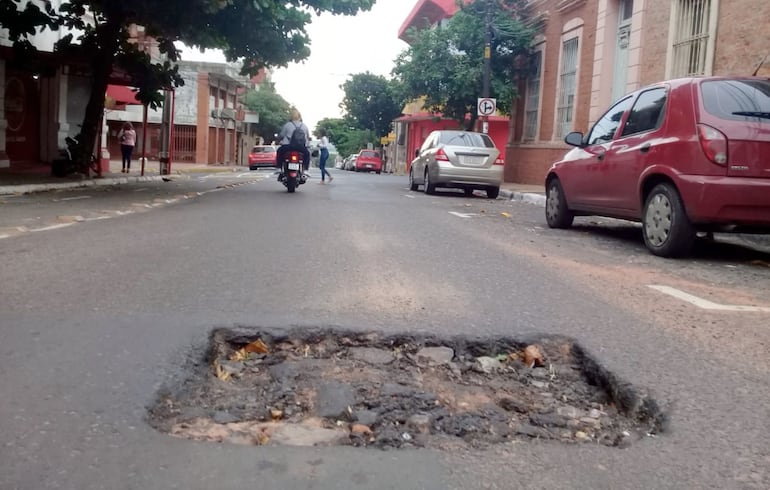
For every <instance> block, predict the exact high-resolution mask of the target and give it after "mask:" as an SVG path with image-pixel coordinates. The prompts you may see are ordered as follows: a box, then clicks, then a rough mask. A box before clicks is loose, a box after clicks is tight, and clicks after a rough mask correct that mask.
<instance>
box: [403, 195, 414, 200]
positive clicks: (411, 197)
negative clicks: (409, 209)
mask: <svg viewBox="0 0 770 490" xmlns="http://www.w3.org/2000/svg"><path fill="white" fill-rule="evenodd" d="M404 197H408V198H409V199H414V196H413V195H411V194H404Z"/></svg>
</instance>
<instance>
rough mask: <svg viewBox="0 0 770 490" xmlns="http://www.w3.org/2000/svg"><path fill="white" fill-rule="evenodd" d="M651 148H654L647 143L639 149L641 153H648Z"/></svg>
mask: <svg viewBox="0 0 770 490" xmlns="http://www.w3.org/2000/svg"><path fill="white" fill-rule="evenodd" d="M650 148H652V145H651V144H649V143H645V144H643V145H642V147H641V148H639V151H641V152H642V153H647V152H648V151H650Z"/></svg>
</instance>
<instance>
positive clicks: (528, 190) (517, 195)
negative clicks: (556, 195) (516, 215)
mask: <svg viewBox="0 0 770 490" xmlns="http://www.w3.org/2000/svg"><path fill="white" fill-rule="evenodd" d="M500 197H502V198H503V199H510V200H512V201H523V202H528V203H530V204H536V205H538V206H545V187H544V186H542V185H530V184H515V183H513V182H503V185H501V186H500Z"/></svg>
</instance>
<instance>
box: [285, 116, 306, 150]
mask: <svg viewBox="0 0 770 490" xmlns="http://www.w3.org/2000/svg"><path fill="white" fill-rule="evenodd" d="M292 124H294V131H293V132H292V133H291V138H290V139H289V144H290V145H291V146H299V147H302V148H304V147H305V146H307V135H306V134H305V130H304V129H302V124H300V125H299V126H297V124H296V123H294V122H292Z"/></svg>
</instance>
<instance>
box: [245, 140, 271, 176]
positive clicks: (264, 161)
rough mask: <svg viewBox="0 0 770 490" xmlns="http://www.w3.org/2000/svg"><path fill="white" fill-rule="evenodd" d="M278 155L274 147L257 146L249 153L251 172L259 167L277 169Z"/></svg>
mask: <svg viewBox="0 0 770 490" xmlns="http://www.w3.org/2000/svg"><path fill="white" fill-rule="evenodd" d="M276 155H277V154H276V149H275V147H274V146H269V145H264V146H262V145H258V146H255V147H254V148H252V149H251V153H249V170H256V169H258V168H259V167H275V159H276Z"/></svg>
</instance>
